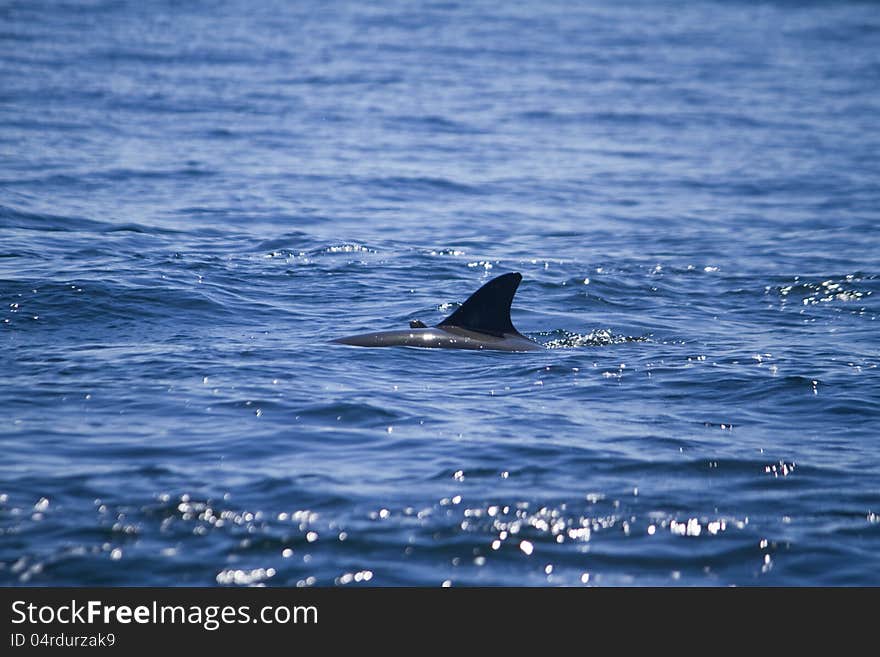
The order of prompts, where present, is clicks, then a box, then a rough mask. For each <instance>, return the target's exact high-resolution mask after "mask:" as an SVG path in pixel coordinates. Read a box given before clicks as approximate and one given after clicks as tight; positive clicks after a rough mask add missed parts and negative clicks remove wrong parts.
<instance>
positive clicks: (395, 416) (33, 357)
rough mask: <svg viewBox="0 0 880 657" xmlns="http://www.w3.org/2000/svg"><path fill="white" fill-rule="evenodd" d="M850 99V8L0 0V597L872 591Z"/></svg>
mask: <svg viewBox="0 0 880 657" xmlns="http://www.w3.org/2000/svg"><path fill="white" fill-rule="evenodd" d="M878 122H880V11H878V9H877V5H876V4H873V3H847V2H839V3H837V2H835V3H794V2H692V3H679V2H670V3H662V2H660V3H658V2H645V3H639V2H611V1H609V2H589V3H510V2H495V3H489V2H462V3H458V2H433V3H431V2H426V3H410V2H403V1H400V2H393V1H384V2H374V3H356V2H352V3H336V2H331V3H324V2H320V3H317V2H316V3H288V2H246V1H244V0H241V1H237V0H229V1H227V2H187V3H177V2H173V3H171V2H169V3H164V2H149V3H141V2H116V1H94V2H88V1H83V2H60V1H59V2H37V1H34V0H27V1H20V2H17V1H12V2H4V3H2V5H0V345H2V360H0V363H2V376H0V454H2V456H0V584H6V585H17V586H18V585H28V586H30V585H60V584H69V585H231V586H237V585H286V586H312V585H314V586H332V585H346V586H362V585H370V586H376V585H378V586H387V585H427V586H441V585H452V586H461V585H491V586H494V585H526V586H546V585H550V586H555V585H563V586H569V585H571V586H582V585H589V586H593V585H599V586H601V585H606V586H613V585H639V586H640V585H672V586H679V585H701V586H716V585H717V586H727V585H746V586H748V585H771V586H772V585H880V429H878V427H880V370H878V363H880V340H878V335H880V332H878V329H880V322H878V320H877V318H878V314H880V305H878V298H880V210H878V208H880V160H878V153H880V130H878V129H877V128H878ZM509 271H519V272H521V273H522V274H523V282H522V284H521V286H520V290H519V293H518V294H517V296H516V298H515V300H514V304H513V321H514V323H515V324H516V326H517V327H518V328H519V329H520V330H521V331H522V332H523V333H525V334H527V335H528V336H529V337H531V338H532V339H534V340H536V341H538V342H540V343H542V344H543V345H545V346H547V347H548V348H547V349H545V350H542V351H538V352H530V353H504V352H472V351H456V350H428V349H415V348H389V349H364V348H358V347H350V346H344V345H338V344H330V343H329V340H330V339H332V338H334V337H338V336H341V335H346V334H352V333H358V332H363V331H371V330H382V329H393V328H401V327H405V326H406V325H407V322H409V321H410V320H413V319H420V320H422V321H424V322H426V323H428V324H433V323H436V322H438V321H439V320H441V319H442V318H443V317H445V316H446V315H448V314H449V313H450V312H451V311H452V310H453V309H454V308H455V307H456V305H457V304H458V303H460V302H462V301H463V300H464V299H465V298H467V296H468V295H469V294H470V293H471V292H473V291H474V290H476V289H477V288H478V287H479V286H480V285H481V284H483V283H484V282H486V281H488V280H489V279H490V278H492V277H493V276H495V275H497V274H501V273H504V272H509Z"/></svg>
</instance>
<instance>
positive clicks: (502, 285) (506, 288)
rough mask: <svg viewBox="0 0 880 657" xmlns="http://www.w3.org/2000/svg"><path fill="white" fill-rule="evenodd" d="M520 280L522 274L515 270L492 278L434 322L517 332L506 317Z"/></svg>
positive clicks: (483, 330) (482, 330)
mask: <svg viewBox="0 0 880 657" xmlns="http://www.w3.org/2000/svg"><path fill="white" fill-rule="evenodd" d="M521 280H522V274H520V273H517V272H514V273H510V274H502V275H501V276H498V277H497V278H493V279H492V280H491V281H489V282H488V283H486V284H485V285H484V286H483V287H481V288H480V289H479V290H477V291H476V292H474V293H473V294H472V295H471V296H470V297H468V300H467V301H465V302H464V303H463V304H462V305H461V306H460V307H459V308H458V310H456V311H455V312H454V313H452V314H451V315H450V316H449V317H447V318H446V319H444V320H443V321H442V322H440V323H439V324H437V326H438V327H444V326H446V327H450V326H458V327H460V328H463V329H468V330H471V331H478V332H480V333H488V334H490V335H497V336H499V337H500V336H502V335H504V334H505V333H512V334H514V335H519V332H518V331H517V330H516V329H515V328H514V327H513V322H511V321H510V304H512V303H513V295H514V294H516V288H517V287H519V282H520V281H521Z"/></svg>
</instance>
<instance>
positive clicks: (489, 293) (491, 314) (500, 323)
mask: <svg viewBox="0 0 880 657" xmlns="http://www.w3.org/2000/svg"><path fill="white" fill-rule="evenodd" d="M521 280H522V274H519V273H511V274H502V275H501V276H498V277H497V278H493V279H492V280H491V281H489V282H488V283H486V284H485V285H484V286H483V287H481V288H480V289H479V290H477V291H476V292H474V293H473V294H472V295H471V296H470V297H468V300H467V301H465V302H464V303H463V304H462V305H461V306H460V307H459V308H458V310H456V311H455V312H454V313H452V314H451V315H450V316H449V317H447V318H446V319H444V320H443V321H442V322H440V323H439V324H437V325H436V326H431V327H428V326H424V325H423V324H421V323H420V322H413V324H412V325H414V326H416V327H417V328H410V329H403V330H396V331H379V332H377V333H363V334H361V335H350V336H347V337H344V338H337V339H335V340H332V341H331V342H335V343H338V344H347V345H353V346H356V347H424V348H428V349H491V350H495V351H537V350H539V349H543V348H544V347H542V346H541V345H539V344H538V343H537V342H535V341H533V340H530V339H529V338H527V337H526V336H524V335H523V334H522V333H520V332H519V331H517V330H516V328H514V326H513V322H512V321H511V319H510V306H511V304H512V303H513V295H514V294H516V289H517V288H518V287H519V283H520V281H521Z"/></svg>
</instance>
